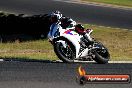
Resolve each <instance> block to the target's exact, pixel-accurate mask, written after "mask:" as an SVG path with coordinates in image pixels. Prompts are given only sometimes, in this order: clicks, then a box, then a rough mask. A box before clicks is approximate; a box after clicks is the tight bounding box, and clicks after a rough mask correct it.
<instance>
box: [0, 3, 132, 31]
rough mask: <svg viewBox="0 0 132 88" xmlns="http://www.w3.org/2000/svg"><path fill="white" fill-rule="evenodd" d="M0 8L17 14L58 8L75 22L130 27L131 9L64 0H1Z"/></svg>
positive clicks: (131, 23)
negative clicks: (65, 0)
mask: <svg viewBox="0 0 132 88" xmlns="http://www.w3.org/2000/svg"><path fill="white" fill-rule="evenodd" d="M67 1H72V0H67ZM0 10H2V11H9V12H15V13H18V14H21V13H24V14H45V13H50V12H52V11H55V10H60V11H61V12H62V13H63V14H64V15H65V16H69V17H72V18H73V19H74V20H76V21H77V22H82V23H92V24H97V25H103V26H111V27H118V28H126V29H132V10H131V9H129V10H123V9H116V8H109V7H101V6H93V5H86V4H77V3H76V4H75V3H66V2H64V0H1V1H0Z"/></svg>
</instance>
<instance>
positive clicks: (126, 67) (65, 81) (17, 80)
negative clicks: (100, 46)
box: [0, 62, 132, 88]
mask: <svg viewBox="0 0 132 88" xmlns="http://www.w3.org/2000/svg"><path fill="white" fill-rule="evenodd" d="M79 66H82V67H83V68H84V69H85V70H86V72H87V74H130V75H132V64H95V63H74V64H73V63H72V64H66V63H44V62H0V88H81V87H83V88H106V86H107V88H131V86H132V83H129V84H120V83H119V84H92V83H91V84H85V85H84V86H82V85H79V84H78V83H77V82H76V76H77V74H78V73H77V69H78V67H79Z"/></svg>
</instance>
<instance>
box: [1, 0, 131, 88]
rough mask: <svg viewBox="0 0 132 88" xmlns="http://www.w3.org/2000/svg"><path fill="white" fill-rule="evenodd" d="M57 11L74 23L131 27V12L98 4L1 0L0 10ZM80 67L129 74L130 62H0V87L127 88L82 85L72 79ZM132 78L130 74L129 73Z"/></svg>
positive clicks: (94, 71)
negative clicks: (71, 19) (70, 18)
mask: <svg viewBox="0 0 132 88" xmlns="http://www.w3.org/2000/svg"><path fill="white" fill-rule="evenodd" d="M56 9H57V10H60V11H61V12H62V13H63V14H65V15H66V16H71V17H72V18H73V19H75V20H77V21H78V22H83V23H93V24H98V25H104V26H113V27H121V28H129V29H131V28H132V17H131V15H132V11H131V10H123V9H113V8H103V7H100V6H91V5H80V4H73V3H64V2H54V1H52V0H1V1H0V10H2V11H3V10H4V11H9V12H15V13H24V14H42V13H49V12H51V11H54V10H56ZM79 66H82V67H84V69H85V70H86V72H87V73H88V74H130V75H132V64H130V63H126V64H125V63H124V64H121V63H116V64H112V63H110V64H95V63H71V64H66V63H57V62H54V63H51V62H47V61H46V62H43V61H42V62H41V61H39V62H37V61H33V62H30V61H28V62H26V61H25V62H20V61H11V62H10V61H4V62H0V88H106V87H107V88H131V87H132V83H128V84H120V83H118V84H116V83H115V84H107V83H106V84H92V83H90V84H86V85H84V86H82V85H79V84H78V83H77V82H76V76H77V69H78V67H79ZM131 79H132V76H131Z"/></svg>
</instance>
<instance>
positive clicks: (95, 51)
mask: <svg viewBox="0 0 132 88" xmlns="http://www.w3.org/2000/svg"><path fill="white" fill-rule="evenodd" d="M53 30H55V31H53ZM92 32H93V30H92V29H87V30H86V35H87V36H88V37H89V38H91V36H90V35H91V33H92ZM49 34H51V36H50V37H48V38H49V41H50V42H51V43H52V45H53V47H54V52H55V53H56V55H57V56H58V58H59V59H60V60H62V61H63V62H66V63H71V62H74V61H75V60H80V61H89V60H94V61H96V62H97V63H99V64H105V63H108V61H109V59H110V54H109V51H108V49H107V48H106V47H105V46H104V45H103V44H102V43H101V42H98V41H96V40H94V39H93V38H92V39H93V41H94V43H93V44H90V45H86V44H85V42H84V40H85V39H84V37H83V36H82V35H79V34H78V33H77V32H76V31H75V30H74V28H66V29H63V28H62V27H61V26H60V25H59V24H52V25H51V29H50V31H49Z"/></svg>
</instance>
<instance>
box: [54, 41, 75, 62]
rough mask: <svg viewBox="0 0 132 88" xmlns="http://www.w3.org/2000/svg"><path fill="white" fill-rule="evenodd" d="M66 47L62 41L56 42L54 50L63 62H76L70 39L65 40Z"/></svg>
mask: <svg viewBox="0 0 132 88" xmlns="http://www.w3.org/2000/svg"><path fill="white" fill-rule="evenodd" d="M64 41H65V44H66V47H64V46H63V44H62V43H61V42H57V41H56V42H55V43H54V51H55V53H56V55H57V56H58V58H59V59H60V60H62V61H63V62H74V59H75V54H74V49H73V47H74V46H73V45H72V44H71V42H69V41H68V40H64Z"/></svg>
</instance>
